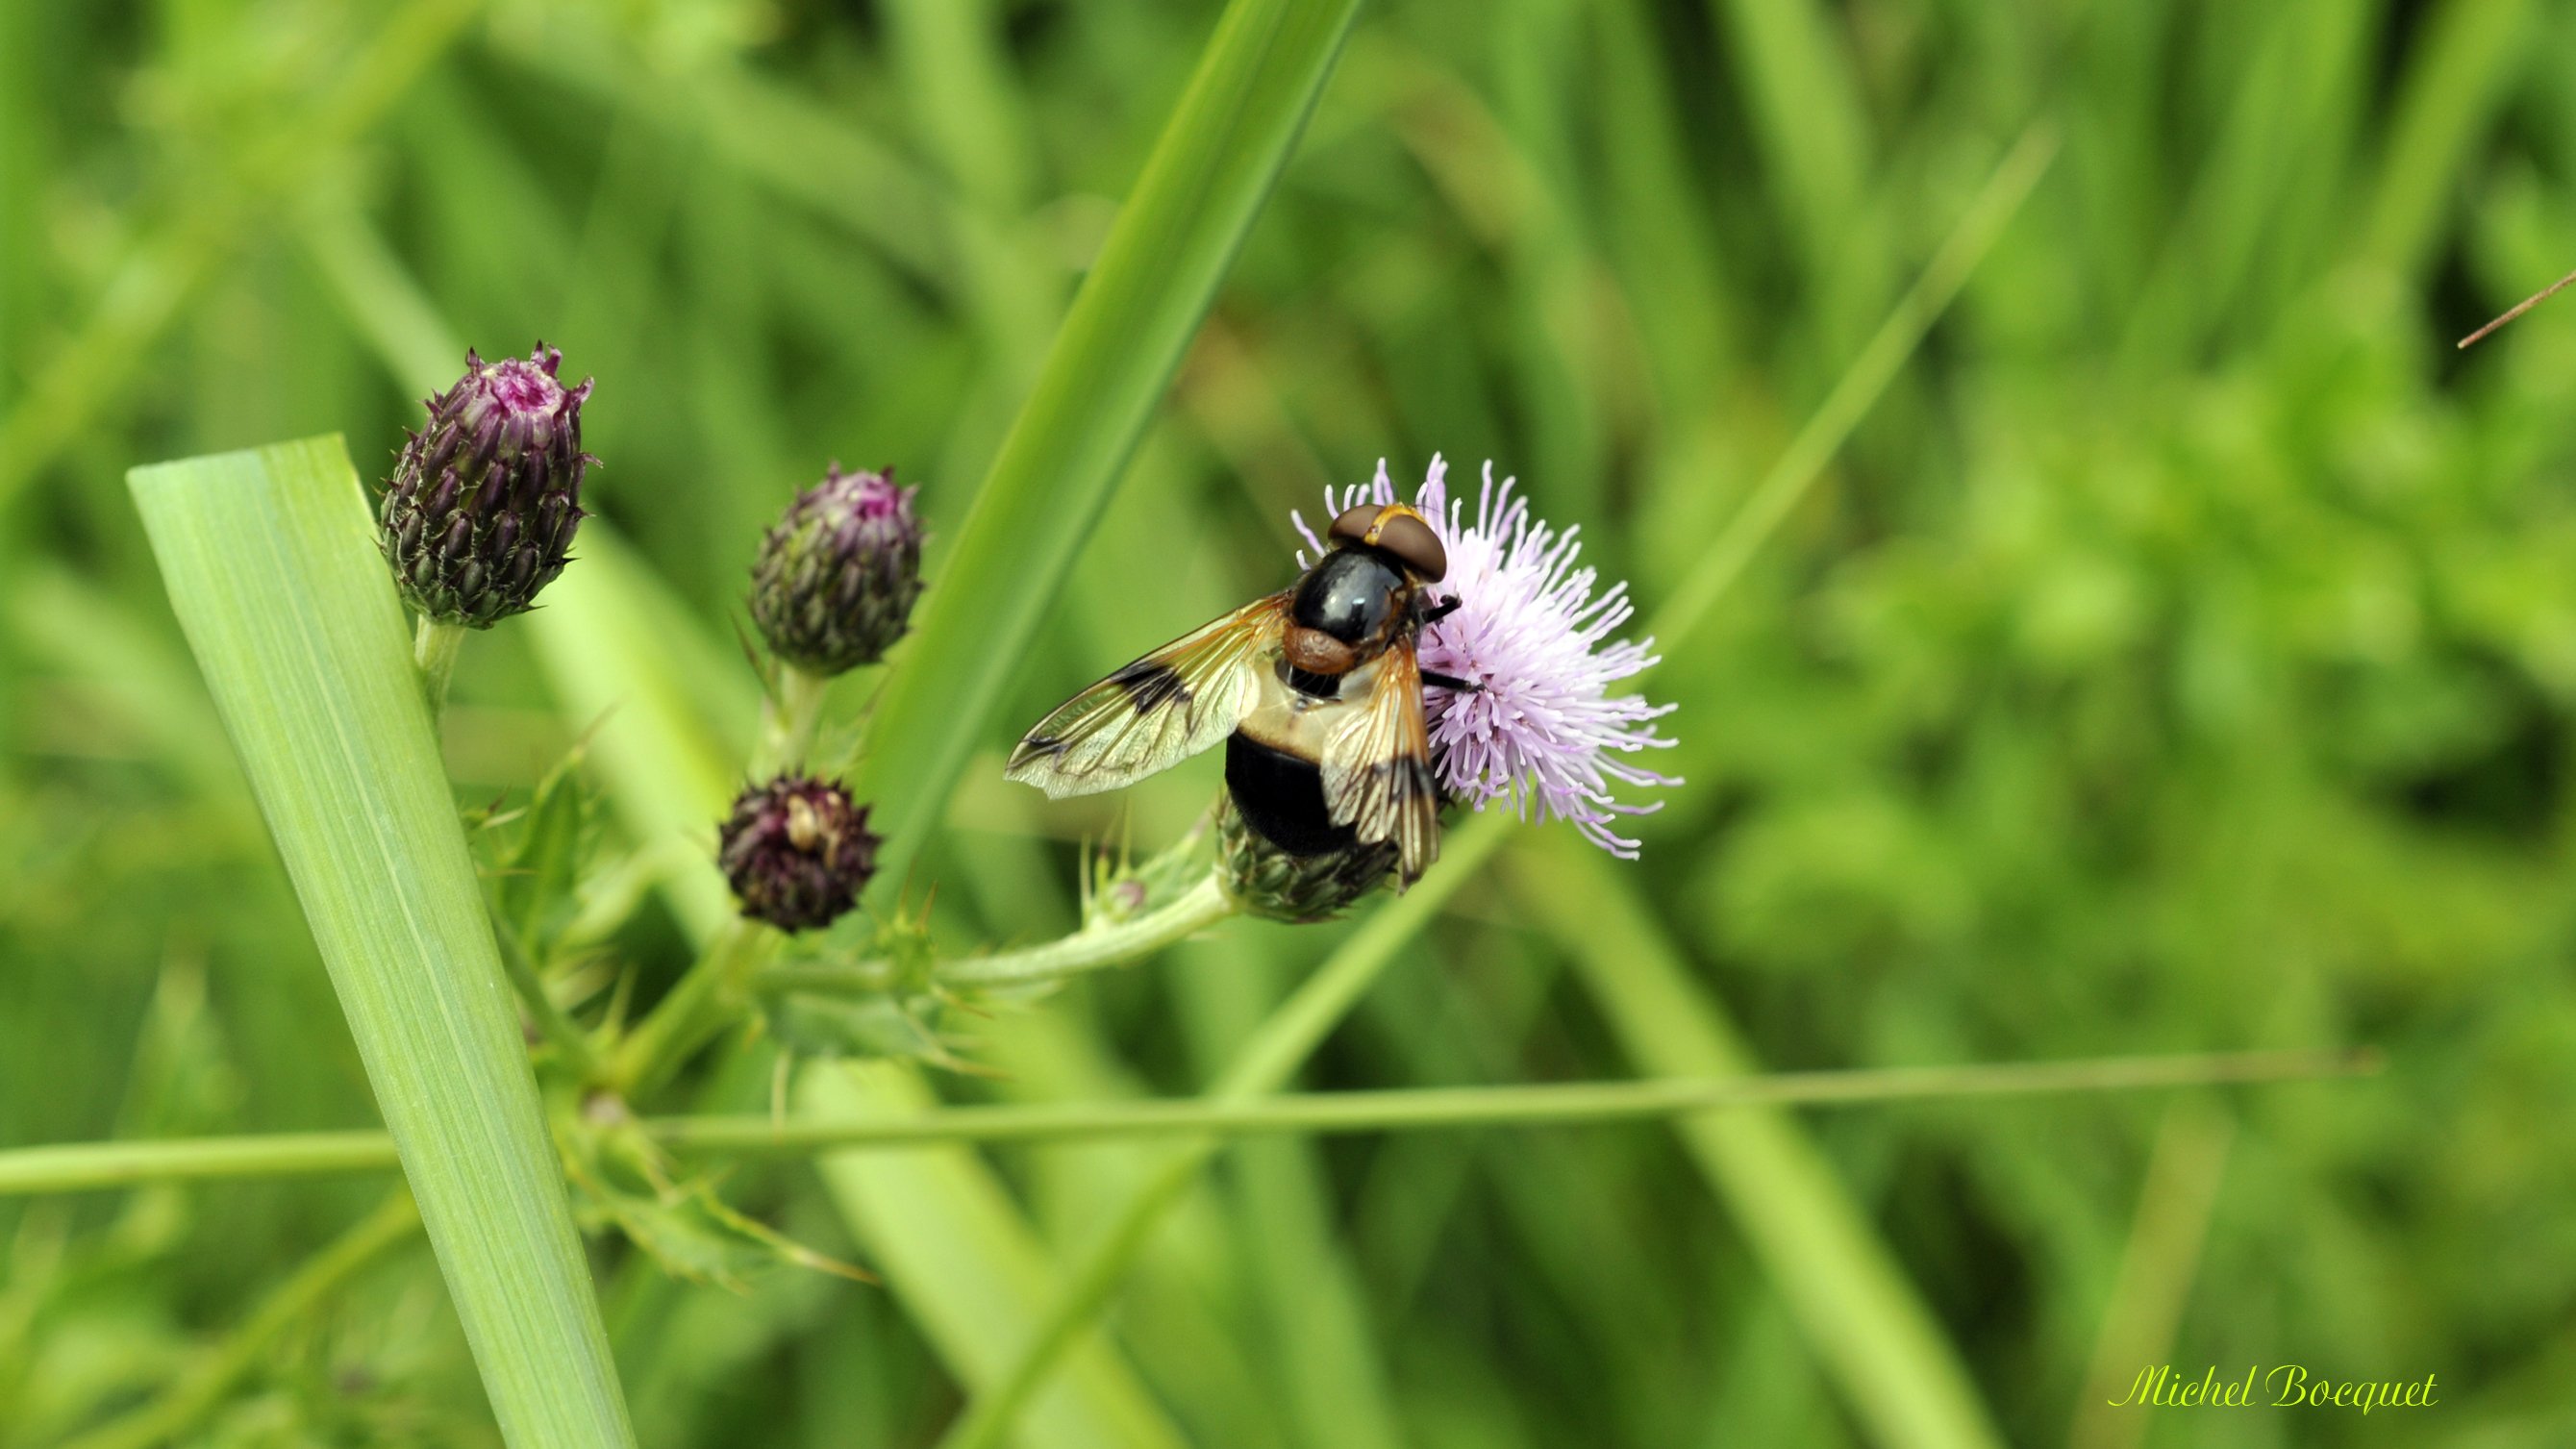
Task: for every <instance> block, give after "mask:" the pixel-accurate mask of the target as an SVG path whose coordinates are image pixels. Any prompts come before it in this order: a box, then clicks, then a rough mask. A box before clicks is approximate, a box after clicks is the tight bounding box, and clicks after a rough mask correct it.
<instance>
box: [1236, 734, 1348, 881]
mask: <svg viewBox="0 0 2576 1449" xmlns="http://www.w3.org/2000/svg"><path fill="white" fill-rule="evenodd" d="M1225 788H1226V791H1227V793H1229V794H1231V795H1233V796H1234V809H1235V813H1236V814H1238V815H1241V816H1242V817H1243V823H1244V824H1246V825H1249V826H1251V827H1252V828H1253V830H1254V831H1255V832H1256V833H1258V834H1259V835H1260V836H1261V838H1262V839H1264V840H1267V841H1269V842H1270V843H1271V844H1273V845H1275V846H1278V847H1279V848H1280V849H1281V850H1284V851H1286V852H1288V853H1289V854H1290V855H1327V854H1330V853H1331V852H1333V851H1336V850H1346V849H1348V848H1350V846H1352V845H1353V844H1355V843H1357V841H1358V839H1359V837H1358V835H1357V834H1356V833H1355V832H1354V831H1353V830H1352V829H1351V827H1349V826H1347V825H1335V824H1334V823H1333V817H1332V812H1331V811H1329V810H1327V809H1326V808H1325V806H1324V772H1323V771H1322V770H1321V769H1319V768H1317V767H1316V766H1315V765H1314V764H1312V763H1311V762H1309V761H1306V760H1301V759H1299V758H1297V757H1296V756H1295V755H1292V754H1289V753H1288V752H1286V751H1285V750H1274V749H1272V748H1271V747H1270V746H1268V745H1265V744H1263V743H1261V742H1260V741H1258V740H1254V739H1250V738H1248V737H1246V736H1245V735H1244V734H1243V733H1242V732H1241V731H1239V730H1238V731H1237V732H1235V733H1234V734H1232V735H1229V736H1227V737H1226V741H1225Z"/></svg>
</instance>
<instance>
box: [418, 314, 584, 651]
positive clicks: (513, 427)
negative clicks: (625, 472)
mask: <svg viewBox="0 0 2576 1449" xmlns="http://www.w3.org/2000/svg"><path fill="white" fill-rule="evenodd" d="M562 362H563V354H561V353H559V352H557V351H555V350H554V349H553V348H551V347H548V346H546V345H545V344H544V343H542V342H540V343H538V344H537V347H536V350H535V351H533V352H531V353H529V354H528V357H527V360H526V361H524V362H523V361H521V360H519V359H517V358H514V357H513V358H504V359H502V360H501V361H499V362H494V363H487V362H485V361H484V360H483V359H482V358H481V357H480V356H478V355H477V354H475V353H472V352H468V353H466V354H465V375H464V376H463V377H461V378H459V379H457V382H456V385H455V386H454V387H451V388H449V389H448V390H447V391H445V392H443V393H440V394H439V395H437V396H436V397H433V398H430V399H429V400H428V407H429V424H428V426H426V427H424V428H422V429H421V430H420V431H419V432H416V433H412V434H409V435H408V440H407V441H406V442H405V443H404V444H403V450H402V454H401V457H400V460H399V461H398V462H397V463H396V464H395V467H394V476H393V477H392V479H391V480H390V481H388V482H387V483H386V485H385V493H384V498H383V501H382V503H381V504H380V505H379V507H378V510H377V514H376V546H377V548H378V549H380V550H381V551H382V552H383V553H384V556H385V561H386V562H387V563H390V564H392V565H393V569H394V581H395V583H396V585H397V586H398V587H400V589H401V590H402V594H403V598H404V600H405V601H406V602H408V603H409V604H410V605H411V606H412V607H413V608H414V609H417V610H419V611H420V612H421V613H423V614H426V615H428V616H429V617H430V618H432V619H434V620H437V621H438V622H440V623H445V624H470V625H472V626H474V627H475V628H477V629H488V628H490V627H492V625H493V624H495V623H497V622H499V621H500V620H502V619H506V618H508V617H509V616H510V615H512V614H516V613H521V612H523V611H525V610H526V609H527V608H528V607H529V606H530V605H531V604H532V603H533V602H534V601H535V599H536V596H537V591H538V590H540V589H542V588H544V587H545V586H546V585H547V584H550V583H552V582H554V578H555V575H557V574H560V573H562V572H563V568H564V564H565V563H566V562H568V561H569V560H570V558H571V552H570V550H571V548H572V536H573V530H574V529H576V528H578V527H580V526H581V520H582V517H583V514H582V508H581V475H582V470H583V469H584V468H586V467H587V466H588V465H590V464H592V463H595V462H597V461H598V460H597V459H595V458H593V457H591V456H590V455H589V454H587V453H584V452H583V451H582V450H581V405H582V404H583V403H584V402H585V401H587V400H588V399H589V397H590V383H589V382H588V381H586V380H585V381H584V382H583V383H582V384H581V385H580V386H579V387H576V388H572V389H569V390H567V389H566V388H565V387H564V386H563V384H562V383H560V382H558V381H557V380H556V378H555V370H556V369H557V368H558V367H559V366H561V365H562Z"/></svg>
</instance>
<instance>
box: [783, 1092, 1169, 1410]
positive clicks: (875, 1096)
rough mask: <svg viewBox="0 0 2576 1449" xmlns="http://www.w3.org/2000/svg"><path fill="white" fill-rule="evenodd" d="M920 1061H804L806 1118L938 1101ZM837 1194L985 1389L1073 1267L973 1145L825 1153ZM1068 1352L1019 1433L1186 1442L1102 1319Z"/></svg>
mask: <svg viewBox="0 0 2576 1449" xmlns="http://www.w3.org/2000/svg"><path fill="white" fill-rule="evenodd" d="M937 1100H938V1099H937V1098H936V1097H934V1096H933V1095H932V1094H931V1092H930V1089H929V1088H928V1086H926V1085H925V1084H924V1083H923V1082H922V1080H921V1077H920V1074H919V1073H917V1072H914V1071H911V1070H908V1069H905V1068H903V1067H900V1066H896V1065H894V1064H890V1063H879V1064H876V1065H873V1066H869V1067H865V1068H855V1069H854V1068H842V1067H833V1066H824V1067H818V1068H816V1069H814V1070H811V1071H809V1072H807V1073H806V1074H805V1077H804V1080H803V1081H802V1083H801V1084H800V1085H799V1088H798V1091H797V1096H796V1105H797V1111H798V1115H799V1117H800V1118H824V1119H838V1120H844V1121H846V1120H849V1119H851V1118H857V1117H865V1118H893V1119H900V1118H902V1117H904V1116H907V1115H912V1114H917V1113H921V1112H925V1111H928V1110H931V1109H932V1108H933V1106H934V1105H935V1104H936V1102H937ZM821 1166H822V1170H823V1181H824V1184H825V1185H826V1186H827V1187H829V1188H830V1189H831V1192H832V1200H833V1201H834V1202H835V1203H837V1204H839V1206H840V1208H841V1212H842V1214H843V1215H844V1216H845V1217H846V1218H847V1219H848V1220H849V1222H850V1224H851V1226H852V1227H853V1228H854V1229H855V1230H856V1231H857V1232H858V1234H859V1235H860V1237H861V1238H862V1239H863V1240H864V1241H866V1242H867V1243H869V1244H870V1245H871V1246H872V1247H873V1248H874V1250H875V1251H876V1253H877V1264H878V1266H879V1268H880V1269H881V1271H883V1273H884V1274H885V1278H886V1282H887V1283H888V1285H890V1286H891V1287H892V1288H893V1289H894V1290H895V1293H896V1295H897V1296H898V1297H900V1298H901V1299H902V1300H903V1304H904V1308H905V1310H906V1312H908V1313H909V1314H910V1315H911V1317H912V1320H913V1322H914V1323H915V1324H916V1325H918V1326H919V1327H920V1329H921V1331H922V1333H923V1334H924V1335H925V1336H926V1337H928V1338H929V1339H930V1341H931V1343H932V1344H934V1345H935V1346H936V1347H937V1348H938V1350H939V1356H940V1358H941V1359H942V1360H943V1361H945V1362H946V1363H947V1365H948V1367H949V1370H950V1371H951V1372H953V1373H955V1374H956V1375H957V1376H958V1377H959V1378H961V1379H963V1380H964V1381H965V1384H966V1387H967V1388H968V1389H969V1390H970V1391H972V1392H976V1393H981V1392H982V1391H984V1390H985V1389H986V1388H987V1387H989V1386H990V1385H991V1384H992V1383H993V1382H994V1380H995V1379H997V1378H998V1377H999V1376H1000V1375H1002V1374H1003V1373H1006V1372H1008V1370H1009V1367H1010V1363H1011V1360H1012V1358H1013V1357H1014V1355H1016V1354H1017V1353H1018V1351H1019V1347H1020V1344H1021V1343H1022V1342H1023V1341H1024V1340H1025V1339H1026V1338H1027V1337H1028V1335H1029V1334H1030V1333H1031V1332H1032V1331H1033V1329H1032V1322H1033V1320H1034V1319H1035V1318H1036V1316H1037V1315H1036V1314H1035V1313H1034V1312H1033V1311H1032V1310H1033V1309H1034V1307H1035V1306H1036V1305H1037V1304H1039V1303H1043V1302H1045V1301H1046V1300H1047V1299H1048V1298H1049V1297H1051V1296H1053V1294H1054V1293H1055V1292H1056V1291H1057V1285H1058V1282H1059V1279H1060V1276H1061V1275H1060V1274H1059V1272H1058V1270H1057V1268H1056V1265H1055V1263H1054V1261H1053V1259H1052V1257H1051V1256H1050V1255H1049V1254H1048V1252H1047V1249H1046V1245H1045V1244H1044V1243H1042V1242H1040V1241H1039V1240H1038V1237H1037V1234H1036V1233H1034V1232H1032V1231H1031V1230H1030V1228H1029V1225H1028V1220H1027V1219H1026V1218H1025V1217H1024V1216H1023V1215H1022V1214H1021V1212H1020V1209H1019V1206H1018V1204H1017V1203H1016V1202H1014V1201H1013V1200H1012V1198H1011V1196H1010V1194H1009V1193H1008V1192H1007V1191H1006V1190H1005V1189H1004V1188H1003V1186H1002V1183H1001V1181H1000V1179H998V1178H997V1177H995V1176H994V1175H993V1172H992V1169H991V1168H989V1167H988V1166H986V1165H985V1163H984V1161H983V1159H982V1158H980V1157H978V1156H977V1155H976V1154H975V1152H974V1150H973V1149H972V1148H969V1147H965V1146H940V1147H928V1148H924V1149H923V1150H920V1151H916V1152H896V1153H840V1154H837V1155H834V1156H831V1157H827V1158H825V1159H823V1161H822V1164H821ZM1066 1358H1067V1361H1068V1366H1069V1368H1070V1370H1071V1371H1070V1372H1068V1373H1067V1374H1065V1375H1064V1376H1063V1377H1062V1378H1060V1379H1058V1380H1056V1381H1055V1382H1054V1384H1052V1385H1051V1386H1049V1387H1048V1388H1047V1389H1045V1390H1044V1391H1042V1392H1041V1393H1040V1394H1039V1395H1038V1399H1037V1402H1036V1403H1035V1404H1034V1405H1033V1406H1032V1409H1031V1412H1030V1413H1029V1415H1028V1416H1027V1417H1026V1418H1025V1419H1023V1420H1021V1422H1020V1426H1019V1431H1018V1433H1017V1435H1016V1437H1015V1442H1017V1443H1020V1444H1023V1445H1028V1446H1033V1449H1084V1446H1093V1445H1097V1446H1102V1449H1155V1446H1162V1445H1172V1446H1177V1445H1179V1444H1180V1443H1181V1442H1182V1440H1181V1436H1180V1432H1179V1431H1178V1430H1177V1429H1175V1428H1174V1427H1173V1426H1172V1424H1171V1421H1170V1420H1169V1419H1167V1418H1165V1417H1164V1415H1163V1411H1162V1409H1161V1407H1160V1406H1159V1405H1157V1404H1156V1403H1155V1402H1154V1399H1153V1397H1152V1395H1150V1394H1148V1393H1147V1392H1146V1391H1145V1387H1144V1385H1143V1384H1142V1383H1141V1382H1139V1381H1138V1379H1137V1377H1136V1374H1135V1372H1134V1370H1132V1369H1130V1368H1129V1367H1128V1366H1127V1363H1126V1360H1124V1359H1123V1358H1121V1357H1119V1355H1118V1353H1117V1351H1116V1350H1115V1349H1113V1348H1112V1347H1111V1346H1110V1344H1109V1341H1108V1340H1107V1339H1106V1338H1104V1337H1102V1336H1101V1335H1100V1334H1098V1333H1091V1334H1087V1335H1085V1336H1084V1337H1083V1339H1082V1340H1081V1341H1080V1342H1078V1343H1076V1344H1075V1345H1073V1346H1072V1348H1071V1349H1070V1350H1069V1351H1068V1352H1067V1354H1066Z"/></svg>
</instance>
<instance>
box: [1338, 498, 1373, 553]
mask: <svg viewBox="0 0 2576 1449" xmlns="http://www.w3.org/2000/svg"><path fill="white" fill-rule="evenodd" d="M1378 512H1379V508H1378V505H1377V504H1374V503H1363V504H1360V505H1359V506H1358V507H1356V508H1345V509H1343V510H1342V511H1341V514H1340V516H1338V517H1336V518H1335V519H1334V520H1333V526H1332V527H1331V528H1328V529H1326V530H1325V531H1324V541H1325V542H1327V543H1366V542H1368V531H1369V525H1371V524H1373V523H1375V522H1377V515H1378Z"/></svg>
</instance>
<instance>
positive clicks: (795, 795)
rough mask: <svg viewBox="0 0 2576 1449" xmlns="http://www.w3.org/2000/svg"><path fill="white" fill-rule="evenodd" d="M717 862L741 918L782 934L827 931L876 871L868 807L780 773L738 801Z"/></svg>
mask: <svg viewBox="0 0 2576 1449" xmlns="http://www.w3.org/2000/svg"><path fill="white" fill-rule="evenodd" d="M721 840H722V843H721V845H720V846H719V847H718V850H717V854H716V859H717V862H718V863H719V864H721V865H722V866H723V867H724V873H725V879H726V880H728V881H731V882H732V883H733V893H734V895H735V897H736V898H737V899H739V900H740V901H741V902H742V913H743V914H744V915H746V916H749V917H750V918H751V919H753V920H755V921H767V922H768V923H769V924H771V925H773V926H776V927H777V928H778V929H780V930H782V931H804V930H811V929H813V928H815V927H818V926H828V925H830V924H831V923H832V922H833V921H834V920H836V919H838V918H839V917H840V915H841V913H842V912H844V911H847V910H848V909H849V908H850V907H851V906H853V905H855V904H857V903H858V898H859V890H860V888H861V887H863V886H865V885H866V884H867V883H868V877H869V876H871V875H873V874H875V873H876V862H877V847H878V846H879V845H881V844H883V843H884V842H883V841H882V839H880V838H879V837H878V836H875V835H872V834H870V833H869V832H868V812H867V807H866V806H864V805H853V804H851V803H850V792H849V791H847V790H844V789H842V788H841V787H840V786H839V785H838V784H836V783H834V782H832V781H829V780H817V779H814V778H811V777H809V776H804V775H793V774H789V775H781V776H779V777H778V778H776V779H774V780H772V781H770V782H769V783H768V784H766V785H754V786H752V787H751V788H749V789H747V790H745V791H743V792H742V794H741V795H740V796H739V797H737V798H736V799H735V800H734V802H733V815H732V817H731V818H730V819H728V820H726V821H725V823H724V826H723V832H722V837H721Z"/></svg>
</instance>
